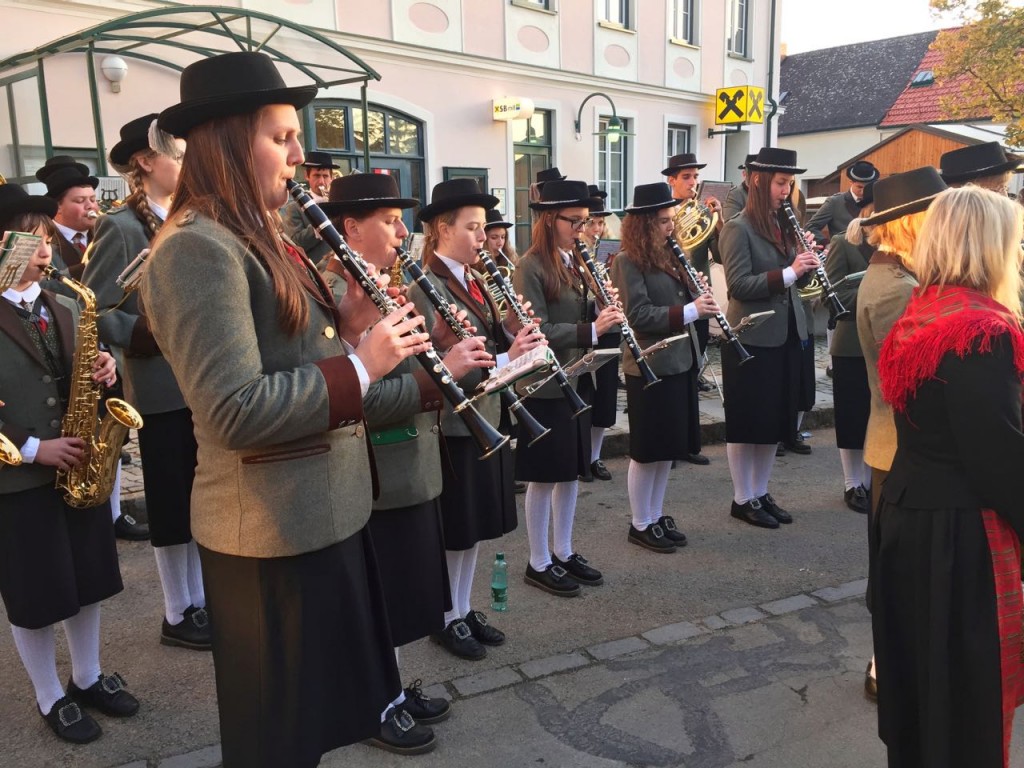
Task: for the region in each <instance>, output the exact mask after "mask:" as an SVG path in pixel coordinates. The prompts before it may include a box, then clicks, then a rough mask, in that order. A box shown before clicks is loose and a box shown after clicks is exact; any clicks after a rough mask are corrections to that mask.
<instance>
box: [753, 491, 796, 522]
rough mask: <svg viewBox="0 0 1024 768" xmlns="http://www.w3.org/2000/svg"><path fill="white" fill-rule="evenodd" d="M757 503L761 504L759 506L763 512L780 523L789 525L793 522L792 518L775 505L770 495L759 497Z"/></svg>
mask: <svg viewBox="0 0 1024 768" xmlns="http://www.w3.org/2000/svg"><path fill="white" fill-rule="evenodd" d="M758 501H760V502H761V506H762V507H764V509H765V511H766V512H767V513H768V514H769V515H771V516H772V517H774V518H775V519H776V520H778V521H779V522H780V523H783V524H784V525H789V524H790V523H792V522H793V516H792V515H791V514H789V512H787V511H786V510H784V509H783V508H782V507H780V506H779V505H778V504H776V503H775V499H774V498H772V495H771V494H770V493H766V494H765V495H764V496H761V497H760V498H759V499H758Z"/></svg>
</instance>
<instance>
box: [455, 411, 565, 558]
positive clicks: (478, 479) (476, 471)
mask: <svg viewBox="0 0 1024 768" xmlns="http://www.w3.org/2000/svg"><path fill="white" fill-rule="evenodd" d="M534 402H536V401H533V400H531V401H528V403H527V404H528V406H529V410H530V413H534V407H533V403H534ZM534 415H536V414H534ZM550 436H551V435H550V434H549V435H547V436H546V437H544V438H542V439H541V442H544V440H547V439H548V437H550ZM523 442H524V443H525V440H524V441H523ZM445 446H446V448H447V456H445V457H444V460H443V461H442V462H441V463H442V467H443V476H444V486H443V490H442V491H441V520H442V521H443V525H442V528H443V530H444V548H445V549H447V550H449V551H453V552H454V551H459V550H463V549H469V548H470V547H473V546H474V545H476V544H479V543H480V542H481V541H490V540H492V539H499V538H501V537H502V536H504V535H505V534H506V533H511V532H512V531H514V530H515V529H516V526H517V525H518V524H519V519H518V517H517V515H516V497H515V486H514V485H513V477H512V475H513V466H512V449H511V448H509V447H508V444H505V445H504V446H502V447H501V448H500V449H499V450H498V451H496V452H495V453H494V454H493V455H492V456H489V457H488V458H486V459H482V460H481V459H480V449H479V448H478V447H477V445H476V443H475V442H474V441H473V438H471V437H447V438H445Z"/></svg>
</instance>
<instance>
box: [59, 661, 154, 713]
mask: <svg viewBox="0 0 1024 768" xmlns="http://www.w3.org/2000/svg"><path fill="white" fill-rule="evenodd" d="M127 687H128V683H126V682H125V681H124V678H123V677H121V676H120V675H119V674H117V672H115V673H114V674H112V675H103V674H101V675H100V676H99V678H98V679H97V680H96V682H95V683H93V684H92V685H90V686H89V687H88V688H79V687H78V686H77V685H75V681H74V680H71V681H70V682H69V683H68V696H70V697H71V698H72V699H74V701H75V703H77V704H79V705H81V706H83V707H92V708H93V709H96V710H99V711H100V712H102V713H103V714H104V715H109V716H110V717H131V716H132V715H134V714H135V713H136V712H138V711H139V700H138V699H136V698H135V697H134V696H132V695H131V694H130V693H128V691H127V690H126V688H127Z"/></svg>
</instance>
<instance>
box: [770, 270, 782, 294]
mask: <svg viewBox="0 0 1024 768" xmlns="http://www.w3.org/2000/svg"><path fill="white" fill-rule="evenodd" d="M765 277H767V278H768V292H769V293H782V292H783V291H785V290H786V283H785V281H784V280H783V279H782V270H781V269H773V270H772V271H771V272H768V273H767V274H766V275H765Z"/></svg>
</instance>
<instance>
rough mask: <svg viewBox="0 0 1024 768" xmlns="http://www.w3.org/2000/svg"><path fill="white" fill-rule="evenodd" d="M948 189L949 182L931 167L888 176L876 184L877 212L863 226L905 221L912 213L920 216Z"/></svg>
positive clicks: (865, 219)
mask: <svg viewBox="0 0 1024 768" xmlns="http://www.w3.org/2000/svg"><path fill="white" fill-rule="evenodd" d="M945 189H947V186H946V182H944V181H943V180H942V177H941V176H939V172H938V171H937V170H935V168H933V167H932V166H930V165H928V166H925V167H924V168H915V169H914V170H912V171H907V172H906V173H897V174H894V175H892V176H886V177H885V178H884V179H879V180H878V181H876V182H875V186H874V189H873V190H872V191H873V194H874V199H875V212H874V213H873V214H872V215H870V216H868V217H866V218H863V219H861V222H860V223H861V225H863V226H865V227H871V226H875V225H876V224H886V223H888V222H890V221H895V220H896V219H901V218H903V217H904V216H909V215H910V214H912V213H920V212H921V211H924V210H927V208H928V206H929V205H931V202H932V200H934V199H935V196H936V195H938V194H939V193H940V192H942V191H943V190H945Z"/></svg>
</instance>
